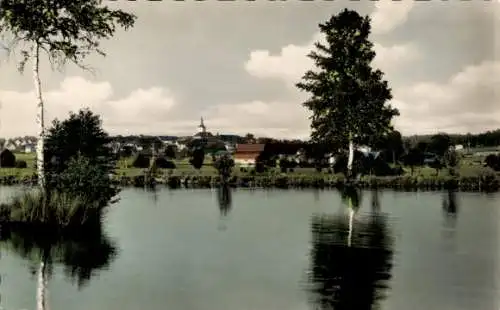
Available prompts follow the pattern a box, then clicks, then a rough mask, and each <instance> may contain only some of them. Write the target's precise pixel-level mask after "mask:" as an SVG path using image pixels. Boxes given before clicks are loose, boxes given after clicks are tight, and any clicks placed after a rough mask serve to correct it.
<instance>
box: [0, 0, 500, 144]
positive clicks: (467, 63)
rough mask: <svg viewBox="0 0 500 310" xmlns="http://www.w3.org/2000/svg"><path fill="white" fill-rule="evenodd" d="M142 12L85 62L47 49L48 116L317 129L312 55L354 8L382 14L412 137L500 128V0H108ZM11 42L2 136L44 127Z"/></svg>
mask: <svg viewBox="0 0 500 310" xmlns="http://www.w3.org/2000/svg"><path fill="white" fill-rule="evenodd" d="M107 4H108V5H110V6H111V7H113V8H120V9H123V10H125V11H128V12H131V13H134V14H136V15H137V22H136V25H135V27H134V28H132V29H131V30H128V31H124V30H119V31H118V32H117V33H116V35H115V36H114V37H113V38H112V39H110V40H107V41H104V42H102V47H103V48H104V50H105V52H106V53H107V56H106V57H102V56H100V55H92V56H90V57H88V58H87V59H86V61H85V63H86V64H87V65H89V66H90V67H92V68H93V71H92V72H85V71H82V70H81V69H79V68H77V67H76V66H74V65H67V66H66V67H65V68H64V70H63V71H61V72H59V71H57V70H53V69H52V68H51V65H50V63H49V61H48V59H47V58H44V59H42V65H41V72H40V76H41V79H42V87H43V92H44V99H45V102H46V112H45V113H46V120H47V123H49V122H50V121H51V120H52V119H54V118H58V119H64V118H65V117H67V116H68V113H69V112H70V111H77V110H78V109H80V108H85V107H88V108H90V109H91V110H93V111H94V112H95V113H97V114H99V115H100V116H101V118H102V120H103V126H104V128H105V129H106V130H107V131H108V132H109V133H110V134H112V135H116V134H122V135H128V134H162V135H166V134H170V135H191V134H194V133H195V132H197V130H198V129H197V126H198V125H199V123H200V117H203V118H204V119H205V125H206V126H207V129H208V130H209V131H211V132H213V133H217V132H218V133H221V134H223V133H225V134H242V135H244V134H246V133H248V132H250V133H253V134H255V135H256V136H267V137H275V138H307V137H308V136H309V133H310V129H309V124H310V121H309V119H308V117H309V116H310V113H309V112H308V110H307V109H306V108H304V107H303V106H302V102H303V101H304V100H305V99H306V98H307V96H308V95H307V93H303V92H300V91H298V90H297V88H296V87H295V83H297V82H298V81H300V78H301V77H302V75H303V74H304V73H305V72H306V71H307V70H309V69H312V68H313V67H312V63H311V61H310V60H309V58H307V57H306V54H307V53H308V52H309V51H311V49H312V44H313V42H316V41H318V40H322V39H323V38H322V37H321V35H320V34H319V32H318V24H319V23H322V22H324V21H326V20H328V19H329V18H330V16H331V15H332V14H336V13H338V12H339V11H340V10H342V9H344V8H346V7H347V8H350V9H354V10H357V11H358V12H359V13H360V14H362V15H370V16H371V18H372V34H371V37H370V39H371V40H372V41H373V42H374V44H375V49H376V53H377V56H376V59H375V60H374V63H373V65H374V66H375V67H377V68H379V69H381V70H382V71H383V72H385V78H386V79H387V80H388V81H389V85H390V87H391V88H392V90H393V96H394V99H393V100H392V102H391V104H392V105H394V106H395V107H397V108H398V109H399V110H400V113H401V116H399V117H397V118H396V119H394V125H395V127H396V129H398V130H400V131H401V132H402V133H403V134H404V135H410V134H417V133H418V134H432V133H436V132H443V131H444V132H449V133H455V132H462V133H465V132H472V133H475V132H482V131H486V130H491V129H496V128H500V96H499V91H498V90H497V87H496V86H498V85H500V31H496V29H499V26H500V3H499V2H494V1H480V0H478V1H470V2H462V1H430V2H416V1H409V0H403V1H399V2H394V1H386V0H380V1H378V2H373V1H359V2H354V1H347V0H337V1H319V0H317V1H314V2H299V1H292V0H288V1H262V0H257V1H255V2H246V1H234V2H218V1H205V2H194V1H186V2H176V1H175V2H174V1H162V2H149V1H135V2H129V1H124V0H122V1H117V2H111V1H110V2H108V3H107ZM18 60H19V54H16V53H14V54H11V55H7V54H6V53H0V137H13V136H24V135H34V134H36V133H37V124H36V121H35V120H36V104H35V102H36V101H35V97H34V92H33V89H34V86H33V77H32V73H31V70H30V68H31V67H30V64H28V66H27V68H26V71H25V72H24V74H20V73H19V72H18V71H17V63H18Z"/></svg>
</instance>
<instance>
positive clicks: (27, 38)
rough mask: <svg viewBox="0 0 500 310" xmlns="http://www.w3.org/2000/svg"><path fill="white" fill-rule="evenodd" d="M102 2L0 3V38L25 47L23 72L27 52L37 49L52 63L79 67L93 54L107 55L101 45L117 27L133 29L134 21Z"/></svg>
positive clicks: (8, 0)
mask: <svg viewBox="0 0 500 310" xmlns="http://www.w3.org/2000/svg"><path fill="white" fill-rule="evenodd" d="M102 3H103V1H102V0H37V1H19V0H2V1H1V2H0V34H3V35H7V36H9V37H10V38H11V39H12V42H11V44H16V43H19V42H23V43H28V45H30V46H27V49H25V48H24V46H25V45H23V49H22V50H21V53H22V55H23V61H22V62H21V63H20V69H21V70H22V69H23V68H24V65H25V63H26V61H27V60H28V59H29V57H30V54H31V53H30V51H32V50H33V48H34V47H35V46H34V45H37V46H36V48H40V49H41V50H43V51H45V52H46V53H47V54H48V55H49V57H50V58H51V60H53V61H57V62H59V63H60V64H61V65H62V64H64V63H65V62H67V61H70V62H72V63H74V64H76V65H78V66H80V67H83V68H85V69H87V68H86V67H85V66H84V65H82V61H83V60H84V58H85V57H86V56H88V55H89V54H91V53H92V52H97V53H98V54H100V55H103V56H105V55H106V54H105V53H104V51H103V50H102V49H101V48H100V41H101V40H103V39H109V38H111V37H112V36H113V35H114V33H115V31H116V28H117V26H119V27H122V28H124V29H128V28H130V27H132V26H133V25H134V23H135V19H136V17H135V16H134V15H132V14H129V13H126V12H123V11H121V10H112V9H110V8H109V7H108V6H105V5H103V4H102Z"/></svg>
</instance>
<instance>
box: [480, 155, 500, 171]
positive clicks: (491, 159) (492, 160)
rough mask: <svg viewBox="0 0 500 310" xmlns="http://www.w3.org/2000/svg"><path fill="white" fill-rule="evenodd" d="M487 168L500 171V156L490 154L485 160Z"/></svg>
mask: <svg viewBox="0 0 500 310" xmlns="http://www.w3.org/2000/svg"><path fill="white" fill-rule="evenodd" d="M484 163H485V166H486V167H490V168H491V169H493V170H495V171H500V155H495V154H490V155H488V156H486V158H485V160H484Z"/></svg>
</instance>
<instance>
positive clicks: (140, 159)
mask: <svg viewBox="0 0 500 310" xmlns="http://www.w3.org/2000/svg"><path fill="white" fill-rule="evenodd" d="M149 160H150V156H146V155H144V154H143V153H139V154H137V156H136V157H135V159H134V161H133V162H132V167H134V168H142V169H146V168H149Z"/></svg>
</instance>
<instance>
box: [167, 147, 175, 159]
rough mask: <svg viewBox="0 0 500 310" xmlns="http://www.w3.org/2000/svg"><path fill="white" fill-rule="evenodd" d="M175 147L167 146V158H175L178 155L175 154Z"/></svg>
mask: <svg viewBox="0 0 500 310" xmlns="http://www.w3.org/2000/svg"><path fill="white" fill-rule="evenodd" d="M175 153H176V152H175V146H173V145H167V147H166V148H165V157H167V158H175V157H176V156H175V155H176V154H175Z"/></svg>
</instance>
